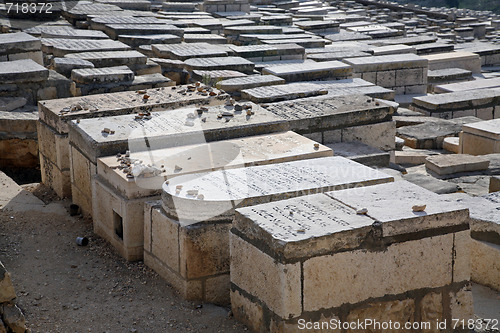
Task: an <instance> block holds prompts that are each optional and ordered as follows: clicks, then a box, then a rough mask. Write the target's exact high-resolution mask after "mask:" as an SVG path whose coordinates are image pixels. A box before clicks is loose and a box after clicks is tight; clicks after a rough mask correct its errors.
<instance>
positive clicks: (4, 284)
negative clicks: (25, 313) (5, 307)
mask: <svg viewBox="0 0 500 333" xmlns="http://www.w3.org/2000/svg"><path fill="white" fill-rule="evenodd" d="M0 278H1V279H0V303H5V302H10V301H12V300H13V299H14V298H16V292H15V291H14V286H13V285H12V280H11V279H10V273H9V272H7V270H6V269H5V267H4V265H3V264H2V263H1V262H0Z"/></svg>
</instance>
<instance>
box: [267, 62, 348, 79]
mask: <svg viewBox="0 0 500 333" xmlns="http://www.w3.org/2000/svg"><path fill="white" fill-rule="evenodd" d="M351 73H352V68H351V66H349V65H346V64H344V63H342V62H340V61H324V62H320V63H307V64H306V63H304V64H291V65H278V66H269V67H265V68H264V69H263V70H262V74H271V75H275V76H278V77H281V78H283V79H285V81H287V82H297V81H310V80H335V79H337V80H339V79H347V78H349V77H350V76H351Z"/></svg>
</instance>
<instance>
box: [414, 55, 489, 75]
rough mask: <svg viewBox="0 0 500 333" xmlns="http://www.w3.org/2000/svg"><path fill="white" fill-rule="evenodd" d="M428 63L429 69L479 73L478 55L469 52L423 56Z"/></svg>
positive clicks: (479, 61)
mask: <svg viewBox="0 0 500 333" xmlns="http://www.w3.org/2000/svg"><path fill="white" fill-rule="evenodd" d="M422 57H423V58H425V59H427V60H428V61H429V69H430V70H437V69H445V68H462V69H465V70H469V71H471V72H472V73H480V72H481V59H480V58H479V55H477V54H475V53H471V52H449V53H439V54H430V55H423V56H422Z"/></svg>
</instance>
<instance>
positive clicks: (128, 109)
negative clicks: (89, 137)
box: [37, 86, 228, 197]
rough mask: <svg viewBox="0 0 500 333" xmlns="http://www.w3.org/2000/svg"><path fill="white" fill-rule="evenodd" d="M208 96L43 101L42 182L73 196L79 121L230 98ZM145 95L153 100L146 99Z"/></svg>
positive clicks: (169, 90) (179, 93)
mask: <svg viewBox="0 0 500 333" xmlns="http://www.w3.org/2000/svg"><path fill="white" fill-rule="evenodd" d="M215 92H217V94H216V96H204V95H202V94H201V93H190V92H187V91H186V86H178V87H164V88H158V89H148V90H144V91H143V92H142V93H139V92H132V91H125V92H118V93H111V94H102V95H92V96H84V97H72V98H63V99H54V100H48V101H42V102H40V103H39V104H38V108H39V116H40V119H39V122H38V126H37V127H38V143H39V146H40V165H41V171H42V182H43V183H44V184H45V185H47V186H49V187H51V188H52V189H53V190H54V191H55V192H56V193H57V195H58V196H59V197H70V196H71V183H70V160H69V141H68V130H69V128H68V122H69V121H71V120H75V119H83V118H97V117H106V116H110V115H120V114H129V113H134V112H151V111H156V110H162V109H163V110H165V109H174V108H179V107H183V106H186V105H192V104H197V105H218V104H223V103H224V102H225V100H226V99H227V97H228V95H227V94H220V92H219V91H217V90H215ZM144 95H147V96H149V98H148V99H144Z"/></svg>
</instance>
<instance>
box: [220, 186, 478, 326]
mask: <svg viewBox="0 0 500 333" xmlns="http://www.w3.org/2000/svg"><path fill="white" fill-rule="evenodd" d="M419 204H423V205H426V208H425V211H419V212H415V211H414V210H412V206H414V205H419ZM363 209H366V210H367V213H362V212H361V210H363ZM468 229H469V212H468V210H467V209H465V208H463V207H462V206H459V205H456V204H455V205H454V204H450V203H449V202H446V201H445V200H444V199H441V198H440V196H439V195H437V194H434V193H432V192H429V191H427V190H425V189H423V188H421V187H418V186H416V185H413V184H411V183H409V182H406V181H398V182H395V183H388V184H381V185H374V186H368V187H363V188H354V189H345V190H341V191H334V192H329V193H326V194H315V195H310V196H303V197H300V198H293V199H289V200H283V201H279V202H272V203H265V204H260V205H256V206H252V207H245V208H239V209H237V210H236V215H235V218H234V221H233V227H232V229H231V231H230V252H231V266H230V271H231V307H232V310H233V313H234V316H235V317H236V319H238V320H240V321H242V322H243V323H245V324H246V325H247V326H248V327H249V328H250V329H252V330H253V331H255V332H264V331H266V332H299V331H300V329H299V327H300V326H299V324H300V323H301V322H302V323H306V322H310V321H312V322H315V321H319V322H326V324H328V323H331V320H333V321H334V322H337V323H338V322H339V321H341V322H357V321H358V320H360V321H361V322H364V321H365V319H371V320H372V323H373V321H374V320H375V321H378V322H379V323H380V322H389V320H392V323H393V325H394V323H395V322H398V323H399V324H400V325H401V327H404V326H403V325H404V324H405V323H406V322H412V321H415V322H429V323H430V324H431V325H434V326H432V327H430V328H431V329H432V330H431V329H429V330H428V331H439V329H436V326H435V325H436V320H439V321H444V320H446V321H447V322H451V319H452V318H454V319H464V320H465V321H467V319H470V318H473V308H472V292H471V286H470V259H469V243H470V233H469V230H468ZM322 327H325V326H322ZM328 327H330V326H328ZM392 327H394V326H392ZM330 329H331V331H332V332H341V331H342V332H343V331H344V330H341V329H338V330H335V329H334V328H332V327H330ZM365 329H366V331H372V329H373V331H374V332H379V331H386V330H379V329H374V328H373V326H372V327H365ZM365 329H363V330H362V331H365ZM451 331H452V329H450V326H448V329H447V330H446V332H451Z"/></svg>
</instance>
